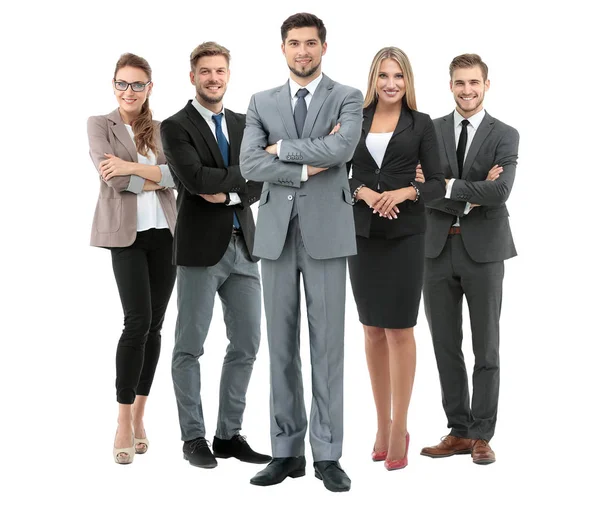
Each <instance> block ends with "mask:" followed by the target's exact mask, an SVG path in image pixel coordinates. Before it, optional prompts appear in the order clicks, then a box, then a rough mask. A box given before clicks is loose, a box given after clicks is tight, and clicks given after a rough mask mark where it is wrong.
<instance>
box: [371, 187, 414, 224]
mask: <svg viewBox="0 0 600 510" xmlns="http://www.w3.org/2000/svg"><path fill="white" fill-rule="evenodd" d="M407 189H408V188H401V189H395V190H392V191H384V192H383V193H381V194H380V195H379V200H377V202H375V203H374V204H373V205H372V207H373V214H379V216H383V217H385V218H390V219H391V218H394V219H396V218H397V217H398V216H397V213H398V212H399V209H398V207H396V205H397V204H401V203H402V202H404V201H405V200H408V198H409V195H408V192H407ZM411 189H412V187H411Z"/></svg>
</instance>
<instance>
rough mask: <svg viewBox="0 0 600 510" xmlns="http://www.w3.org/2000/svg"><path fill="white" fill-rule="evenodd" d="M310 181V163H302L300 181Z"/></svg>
mask: <svg viewBox="0 0 600 510" xmlns="http://www.w3.org/2000/svg"><path fill="white" fill-rule="evenodd" d="M306 181H308V165H302V177H301V178H300V182H306Z"/></svg>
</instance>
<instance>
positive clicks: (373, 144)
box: [365, 132, 394, 168]
mask: <svg viewBox="0 0 600 510" xmlns="http://www.w3.org/2000/svg"><path fill="white" fill-rule="evenodd" d="M393 134H394V133H393V132H390V133H369V134H368V135H367V138H366V139H365V144H366V145H367V149H369V152H370V153H371V156H373V159H374V160H375V163H377V166H378V167H379V168H381V163H383V156H385V150H386V149H387V146H388V144H389V143H390V140H391V139H392V135H393Z"/></svg>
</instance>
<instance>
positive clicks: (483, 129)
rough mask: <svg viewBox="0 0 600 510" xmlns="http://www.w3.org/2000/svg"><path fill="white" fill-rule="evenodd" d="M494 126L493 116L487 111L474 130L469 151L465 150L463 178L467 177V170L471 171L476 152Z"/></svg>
mask: <svg viewBox="0 0 600 510" xmlns="http://www.w3.org/2000/svg"><path fill="white" fill-rule="evenodd" d="M493 128H494V118H493V117H492V116H491V115H488V114H487V112H486V114H485V116H484V117H483V120H482V121H481V124H480V125H479V127H478V128H477V131H475V136H474V137H473V141H472V142H471V146H470V147H469V152H467V157H466V158H465V163H464V166H463V179H466V178H467V175H469V172H470V171H471V167H472V166H473V162H474V161H475V158H476V157H477V153H478V152H479V149H481V146H482V145H483V142H484V141H485V139H486V138H487V137H488V135H489V134H490V133H491V132H492V129H493Z"/></svg>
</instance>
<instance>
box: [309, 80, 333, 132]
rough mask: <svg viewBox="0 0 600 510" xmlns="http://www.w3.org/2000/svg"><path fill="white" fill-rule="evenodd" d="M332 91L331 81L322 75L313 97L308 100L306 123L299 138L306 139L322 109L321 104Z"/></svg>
mask: <svg viewBox="0 0 600 510" xmlns="http://www.w3.org/2000/svg"><path fill="white" fill-rule="evenodd" d="M332 89H333V81H332V80H331V79H330V78H329V77H328V76H325V74H323V78H321V83H319V85H318V86H317V90H315V95H314V96H313V98H312V99H311V100H310V106H309V107H308V111H307V112H306V121H305V122H304V128H303V129H302V136H301V138H308V137H309V136H310V133H311V132H312V129H313V127H314V125H315V122H316V120H317V115H319V111H321V108H322V107H323V103H325V100H326V99H327V97H328V96H329V94H331V90H332Z"/></svg>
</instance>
